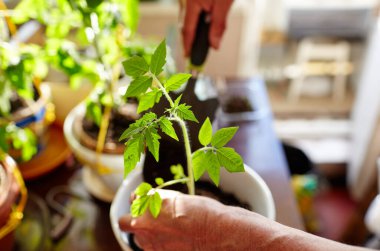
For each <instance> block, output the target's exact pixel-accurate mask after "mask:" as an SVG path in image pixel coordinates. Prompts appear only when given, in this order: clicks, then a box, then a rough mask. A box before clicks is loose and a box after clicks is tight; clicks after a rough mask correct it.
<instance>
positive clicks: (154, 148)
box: [145, 127, 161, 162]
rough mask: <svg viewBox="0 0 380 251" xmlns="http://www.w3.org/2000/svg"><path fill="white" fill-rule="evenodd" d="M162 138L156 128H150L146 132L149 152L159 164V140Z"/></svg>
mask: <svg viewBox="0 0 380 251" xmlns="http://www.w3.org/2000/svg"><path fill="white" fill-rule="evenodd" d="M160 138H161V137H160V135H159V134H158V132H157V130H156V129H155V128H154V127H149V128H147V129H146V130H145V140H146V144H147V146H148V149H149V151H150V152H151V153H152V155H153V157H154V158H155V159H156V161H157V162H158V158H159V154H158V152H159V148H160V142H159V141H158V140H159V139H160Z"/></svg>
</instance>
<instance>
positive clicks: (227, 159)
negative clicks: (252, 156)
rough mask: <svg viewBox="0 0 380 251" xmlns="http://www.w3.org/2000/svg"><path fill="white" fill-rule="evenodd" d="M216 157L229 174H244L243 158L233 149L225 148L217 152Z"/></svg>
mask: <svg viewBox="0 0 380 251" xmlns="http://www.w3.org/2000/svg"><path fill="white" fill-rule="evenodd" d="M216 156H217V157H218V161H219V163H220V165H221V166H223V167H224V168H226V169H227V171H229V172H244V164H243V159H242V158H241V156H240V155H239V154H238V153H237V152H235V150H234V149H233V148H230V147H223V148H219V149H217V151H216Z"/></svg>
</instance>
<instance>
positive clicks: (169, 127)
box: [160, 117, 178, 141]
mask: <svg viewBox="0 0 380 251" xmlns="http://www.w3.org/2000/svg"><path fill="white" fill-rule="evenodd" d="M160 128H161V130H162V131H163V132H164V133H165V134H166V135H168V136H170V137H172V138H173V139H175V140H177V141H178V136H177V134H176V132H175V129H174V127H173V124H172V122H171V121H170V120H168V119H167V118H166V117H162V118H161V120H160Z"/></svg>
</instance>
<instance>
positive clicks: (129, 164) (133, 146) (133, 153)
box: [124, 137, 144, 177]
mask: <svg viewBox="0 0 380 251" xmlns="http://www.w3.org/2000/svg"><path fill="white" fill-rule="evenodd" d="M143 148H144V144H143V140H142V137H136V138H132V139H130V140H129V141H128V142H127V144H126V146H125V150H124V177H127V175H128V174H129V173H130V172H131V171H132V170H133V169H134V168H135V167H136V164H137V163H138V162H139V161H140V157H141V153H142V151H143Z"/></svg>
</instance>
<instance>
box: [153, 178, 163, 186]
mask: <svg viewBox="0 0 380 251" xmlns="http://www.w3.org/2000/svg"><path fill="white" fill-rule="evenodd" d="M154 181H155V182H156V184H157V186H160V185H162V184H164V179H163V178H155V179H154Z"/></svg>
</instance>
